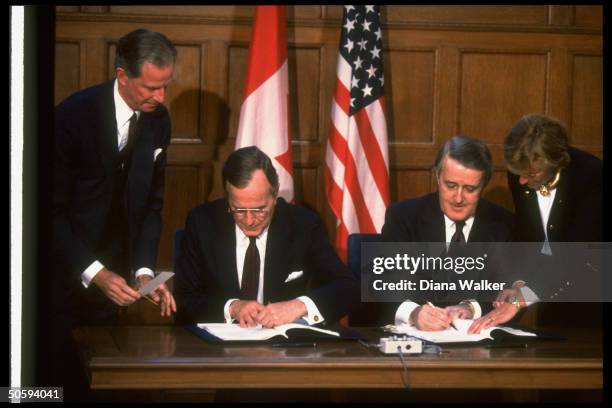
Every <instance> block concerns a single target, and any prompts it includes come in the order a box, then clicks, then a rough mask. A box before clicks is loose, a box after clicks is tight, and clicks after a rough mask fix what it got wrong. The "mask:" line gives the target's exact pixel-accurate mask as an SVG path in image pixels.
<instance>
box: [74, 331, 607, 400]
mask: <svg viewBox="0 0 612 408" xmlns="http://www.w3.org/2000/svg"><path fill="white" fill-rule="evenodd" d="M358 330H360V331H361V332H362V333H363V334H364V335H366V336H367V337H368V338H369V339H370V340H369V342H370V343H377V341H378V337H381V336H385V334H384V333H378V332H375V331H374V330H372V329H366V328H362V329H358ZM561 334H562V335H563V336H566V337H567V340H550V341H538V342H533V343H529V345H528V347H527V348H486V347H483V346H477V347H473V346H472V347H444V348H443V352H442V353H440V354H421V355H410V356H406V359H405V361H406V368H404V367H403V366H402V363H401V361H400V359H399V358H398V357H397V356H389V355H384V354H381V353H380V352H379V351H378V350H376V349H374V348H369V347H366V346H364V345H363V344H361V343H359V342H357V341H336V342H321V343H317V346H316V347H315V348H312V347H296V348H283V347H280V348H279V347H272V346H271V345H267V344H262V343H258V344H250V345H225V346H224V345H218V344H208V343H206V342H205V341H203V340H202V339H200V338H199V337H197V336H195V335H194V334H192V333H191V332H189V331H188V330H186V329H185V328H183V327H175V326H160V327H152V326H146V327H144V326H143V327H140V326H119V327H81V328H78V329H76V330H75V331H74V336H75V339H76V341H77V344H78V347H79V351H80V354H81V360H82V362H83V364H84V366H85V369H86V371H87V373H88V375H89V380H90V384H91V387H92V388H93V389H222V388H405V387H407V386H409V387H410V388H457V389H459V388H462V389H474V388H489V389H493V388H495V389H515V388H523V389H602V384H603V377H602V370H603V359H602V335H601V332H600V331H594V330H579V329H575V330H574V329H565V330H563V331H562V332H561Z"/></svg>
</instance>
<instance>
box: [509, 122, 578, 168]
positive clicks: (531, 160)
mask: <svg viewBox="0 0 612 408" xmlns="http://www.w3.org/2000/svg"><path fill="white" fill-rule="evenodd" d="M568 148H569V145H568V137H567V129H566V128H565V126H564V125H563V123H561V122H560V121H559V120H557V119H554V118H550V117H547V116H544V115H540V114H530V115H526V116H523V117H522V118H521V119H520V120H519V121H518V122H517V123H516V124H515V125H514V126H513V127H512V129H511V130H510V132H509V133H508V135H507V136H506V139H505V140H504V159H505V160H506V165H507V166H508V170H509V171H510V172H511V173H514V174H518V175H521V174H525V173H528V172H529V171H530V169H531V166H532V165H536V166H537V167H539V170H551V171H557V170H559V169H562V168H564V167H567V165H568V164H569V163H570V156H569V153H568Z"/></svg>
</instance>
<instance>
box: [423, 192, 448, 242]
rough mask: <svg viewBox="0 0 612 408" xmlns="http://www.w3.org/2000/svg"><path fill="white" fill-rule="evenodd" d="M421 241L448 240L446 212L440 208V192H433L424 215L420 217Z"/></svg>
mask: <svg viewBox="0 0 612 408" xmlns="http://www.w3.org/2000/svg"><path fill="white" fill-rule="evenodd" d="M419 224H420V228H419V231H420V234H419V235H421V237H420V241H421V242H444V241H446V227H445V224H444V214H443V213H442V210H441V209H440V202H439V199H438V193H433V194H432V195H431V197H430V199H429V200H428V202H427V204H426V206H425V211H424V216H423V217H421V218H420V219H419Z"/></svg>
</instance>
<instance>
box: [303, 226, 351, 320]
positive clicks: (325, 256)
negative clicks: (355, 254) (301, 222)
mask: <svg viewBox="0 0 612 408" xmlns="http://www.w3.org/2000/svg"><path fill="white" fill-rule="evenodd" d="M309 228H310V230H309V234H308V235H309V238H308V240H307V242H308V243H309V244H308V245H309V247H308V249H307V251H306V260H307V266H308V268H309V269H310V270H311V271H312V273H313V277H314V280H315V282H316V284H317V285H318V286H317V287H316V288H315V289H313V290H310V291H308V292H307V293H306V296H308V297H309V298H310V299H312V301H313V302H314V303H315V305H316V306H317V308H318V309H319V311H320V312H321V314H323V316H324V318H325V322H326V323H332V322H335V321H337V320H338V319H340V318H341V317H342V316H344V315H346V314H348V313H349V312H351V311H352V310H354V309H355V308H356V307H357V306H358V305H359V301H360V288H359V286H358V283H357V280H356V279H355V277H354V276H353V274H351V273H350V271H349V270H348V268H347V266H346V265H344V263H342V261H341V260H340V258H338V256H337V255H336V253H335V252H334V250H333V248H332V247H331V245H330V243H329V240H328V239H327V236H326V235H325V231H324V229H323V224H322V222H321V219H320V218H319V217H316V218H315V220H314V222H312V223H311V224H310V225H309Z"/></svg>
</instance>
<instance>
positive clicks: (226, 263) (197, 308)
mask: <svg viewBox="0 0 612 408" xmlns="http://www.w3.org/2000/svg"><path fill="white" fill-rule="evenodd" d="M222 176H223V186H224V189H225V198H222V199H219V200H216V201H213V202H210V203H205V204H202V205H200V206H198V207H196V208H194V209H193V210H191V212H190V213H189V215H188V217H187V221H186V226H185V234H184V238H183V242H182V251H181V256H180V257H179V258H178V260H177V265H176V271H175V272H176V282H175V284H176V288H175V292H176V299H177V304H178V307H177V309H178V310H177V318H178V319H179V320H180V321H182V322H183V323H196V322H215V321H225V322H232V321H237V322H239V323H240V325H241V326H249V327H252V326H255V325H258V324H261V325H263V326H265V327H274V326H278V325H281V324H286V323H291V322H294V321H296V320H302V321H303V322H304V321H305V322H306V323H308V324H318V323H325V324H327V323H333V322H335V321H337V320H338V319H340V318H341V317H342V316H344V315H346V314H347V313H348V312H350V311H351V310H352V309H353V308H354V307H356V306H357V305H358V304H359V287H358V284H357V281H356V279H355V278H354V276H353V275H352V274H351V273H350V272H349V271H348V269H347V268H346V266H345V265H344V264H343V263H342V261H341V260H340V259H339V258H338V256H337V255H336V253H335V252H334V250H333V248H332V247H331V245H330V244H329V241H328V240H327V237H326V235H325V230H324V227H323V223H322V221H321V219H320V218H319V217H318V216H317V215H316V214H314V213H313V212H311V211H309V210H307V209H305V208H303V207H300V206H297V205H293V204H289V203H287V202H286V201H285V200H284V199H283V198H279V197H277V196H278V189H279V182H278V175H277V173H276V170H275V169H274V167H273V165H272V161H271V160H270V158H269V157H268V156H266V154H265V153H263V152H262V151H261V150H259V149H258V148H257V147H254V146H250V147H245V148H242V149H238V150H236V151H234V152H233V153H232V154H231V155H230V156H229V157H228V159H227V161H226V162H225V165H224V167H223V172H222Z"/></svg>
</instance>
